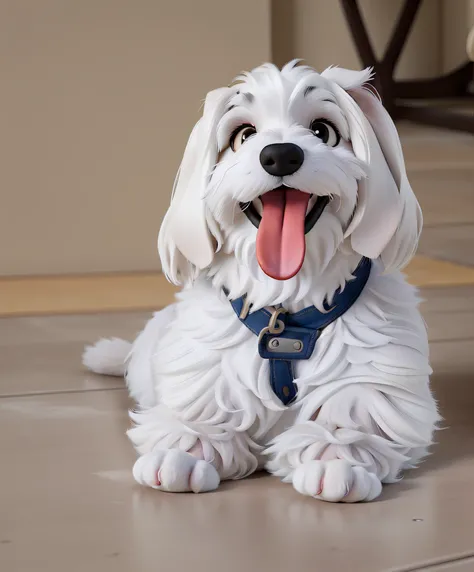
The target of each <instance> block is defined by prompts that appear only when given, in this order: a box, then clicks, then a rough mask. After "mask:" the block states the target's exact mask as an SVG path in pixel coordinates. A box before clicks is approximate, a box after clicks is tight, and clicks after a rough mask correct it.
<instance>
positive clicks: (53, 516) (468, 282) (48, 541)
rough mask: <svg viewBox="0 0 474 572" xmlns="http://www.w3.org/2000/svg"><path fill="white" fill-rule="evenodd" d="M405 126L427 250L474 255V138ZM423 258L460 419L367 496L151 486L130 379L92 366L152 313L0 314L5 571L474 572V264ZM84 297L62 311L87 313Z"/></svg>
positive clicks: (453, 414)
mask: <svg viewBox="0 0 474 572" xmlns="http://www.w3.org/2000/svg"><path fill="white" fill-rule="evenodd" d="M401 130H402V133H403V136H404V137H403V139H404V145H405V149H406V154H407V158H408V163H409V166H410V172H411V173H412V174H413V176H412V181H413V185H414V187H415V188H416V190H417V193H418V195H419V197H420V200H421V202H422V203H423V206H424V208H425V219H426V222H427V230H426V232H425V234H424V237H423V241H422V251H423V253H425V254H427V255H429V256H434V257H437V256H440V257H442V258H443V259H445V260H448V261H453V262H458V263H461V264H465V265H469V264H472V263H473V259H472V252H471V249H472V246H473V242H474V234H469V229H470V228H471V226H472V227H473V228H472V230H474V209H473V206H474V179H473V177H474V138H468V137H467V136H465V135H453V134H447V133H445V132H440V131H436V130H429V129H421V128H413V127H411V126H402V129H401ZM427 147H430V148H431V151H430V152H428V151H427ZM443 149H444V150H445V152H443ZM469 158H470V163H469ZM441 160H443V161H444V163H443V166H442V167H440V165H439V161H441ZM430 165H432V166H433V169H431V167H430ZM432 171H435V172H436V173H435V174H433V172H432ZM459 229H466V230H465V231H464V230H463V231H459ZM430 232H431V233H432V234H430ZM433 233H434V234H433ZM460 237H461V238H460ZM441 248H443V250H442V251H441V250H440V249H441ZM469 257H471V258H469ZM416 264H417V266H413V267H412V269H411V271H410V272H409V275H410V276H411V277H412V278H413V280H414V281H415V282H416V283H418V284H422V285H425V286H426V287H424V288H422V296H423V297H424V298H425V300H426V301H425V302H424V305H423V313H424V316H425V318H426V321H427V324H428V328H429V333H430V340H431V354H432V363H433V367H434V371H435V373H434V375H433V389H434V391H435V394H436V396H437V398H438V400H439V403H440V408H441V412H442V414H443V417H444V419H445V422H444V426H445V428H446V429H445V430H443V431H440V432H439V433H438V445H437V446H436V447H434V449H433V455H432V456H431V457H430V458H429V459H428V460H427V461H426V462H425V463H424V464H423V465H422V467H421V468H420V469H419V470H417V471H413V472H410V473H409V474H407V476H406V478H405V479H404V480H403V481H402V482H401V483H399V484H396V485H391V486H387V487H386V488H385V490H384V492H383V495H382V497H381V498H380V500H378V501H377V502H374V503H371V504H366V505H331V504H327V503H322V502H317V501H313V500H312V499H308V498H304V497H301V496H299V495H298V494H297V493H296V492H295V491H294V490H293V489H292V488H291V487H290V486H288V485H283V484H281V483H280V482H279V481H278V480H277V479H274V478H271V477H268V476H265V475H259V476H257V477H255V478H252V479H248V480H245V481H241V482H237V483H228V484H227V483H226V484H224V485H223V486H222V488H221V489H220V490H219V491H218V492H216V493H211V494H207V495H172V494H160V493H157V492H156V491H152V490H146V489H142V488H140V487H138V486H137V485H135V484H134V483H133V481H132V478H131V474H130V468H131V465H132V463H133V460H134V453H133V451H132V449H131V446H130V445H129V443H128V442H127V440H126V438H125V436H124V432H125V430H126V428H127V427H128V419H127V408H128V407H129V406H130V405H131V403H130V401H129V399H128V397H127V394H126V392H125V390H124V389H123V383H122V382H121V381H120V380H118V379H114V378H101V377H98V376H95V375H92V374H88V373H86V372H84V371H83V370H82V368H81V365H80V354H81V350H82V347H83V344H84V343H87V342H89V341H93V340H95V339H96V338H97V337H98V336H99V335H104V336H113V335H116V336H124V337H130V338H131V337H133V336H134V335H135V334H136V332H137V331H138V330H139V329H140V328H141V326H142V324H143V322H144V320H145V319H146V318H147V316H148V313H147V312H133V313H132V312H128V313H107V314H93V315H60V316H59V315H57V316H36V317H35V316H29V317H28V316H25V317H8V318H3V319H2V320H0V364H1V370H0V451H1V452H2V461H3V462H2V468H1V472H0V474H1V477H0V484H1V486H0V570H1V571H2V572H30V571H31V572H32V571H35V572H65V571H67V572H99V571H100V572H108V571H113V572H122V571H123V572H125V571H126V572H132V571H133V572H148V571H155V570H156V571H158V570H159V571H160V572H168V571H169V572H174V571H177V572H181V571H183V570H196V572H200V571H204V570H205V571H206V572H214V571H220V570H225V571H226V572H234V571H235V572H237V571H238V572H253V571H256V570H271V571H272V572H280V571H281V572H287V571H288V570H295V571H298V572H306V571H308V572H309V571H311V572H313V571H319V570H325V571H328V572H345V571H350V572H353V571H354V572H382V571H392V572H395V571H397V572H401V571H414V570H426V571H428V570H429V571H430V572H448V571H450V572H472V571H474V493H473V488H474V486H473V485H474V275H473V273H472V272H473V269H472V268H467V267H466V268H463V267H459V266H458V265H453V266H451V265H443V264H441V265H439V264H437V262H436V260H435V261H432V260H426V259H423V258H420V259H418V261H417V263H416ZM433 276H434V278H433ZM441 278H442V280H441ZM49 284H52V283H49ZM84 284H87V282H86V283H84V282H83V283H82V287H83V288H85V290H87V286H84ZM135 284H137V283H135ZM433 284H434V285H436V284H438V286H433ZM439 284H444V285H443V286H439ZM3 286H4V284H3ZM36 286H37V283H35V287H36ZM23 287H24V288H26V289H27V288H28V285H27V283H25V284H24V285H23ZM76 287H77V286H76ZM1 288H2V284H1V283H0V290H1ZM128 288H130V291H129V290H128V289H127V288H125V290H126V291H127V292H128V293H127V296H126V299H127V300H128V302H127V303H128V304H130V306H126V305H125V307H134V306H133V303H132V302H133V297H134V296H136V291H135V294H133V292H134V291H133V288H132V287H131V286H130V283H128ZM47 289H48V288H45V290H47ZM4 291H6V290H4ZM71 291H74V288H72V290H69V291H68V292H69V294H68V295H66V294H67V293H66V294H65V295H64V296H63V297H62V298H61V300H60V301H59V304H58V308H57V310H58V311H59V312H65V311H66V310H67V308H68V304H69V305H70V306H69V307H71V308H76V310H77V298H75V296H74V295H73V294H71ZM138 291H139V292H141V293H142V294H143V291H142V290H138ZM130 292H131V293H130ZM63 294H64V292H63ZM10 295H11V290H10ZM68 296H69V298H68ZM167 296H169V291H168V290H166V291H164V294H163V296H162V300H163V301H164V302H166V301H167V300H168V298H167ZM20 297H21V296H20ZM22 299H23V301H24V299H25V298H22ZM41 300H43V302H42V303H43V307H42V311H43V312H44V311H45V309H48V308H50V309H51V299H49V301H47V303H46V302H44V300H45V298H41ZM75 300H76V302H75ZM123 300H124V299H122V303H123ZM92 302H93V303H94V304H96V306H95V307H97V305H98V304H99V303H100V299H99V301H98V300H97V297H96V298H95V299H94V300H92ZM89 303H90V300H89V301H87V300H86V301H84V300H83V306H82V308H80V309H82V310H87V309H88V308H89V309H90V308H91V306H90V305H89V306H87V304H89ZM19 304H20V303H19ZM75 304H76V305H75ZM20 305H21V304H20ZM20 305H19V306H18V308H19V307H20ZM4 306H5V304H4ZM120 307H124V306H123V305H122V306H120ZM105 309H109V310H110V309H111V307H110V306H109V307H105ZM33 310H34V308H33V307H32V306H31V304H30V306H29V307H28V308H26V313H28V312H32V311H33ZM0 313H2V310H1V301H0ZM3 313H4V314H5V313H7V312H5V311H3ZM13 313H16V314H18V313H25V308H23V312H20V311H17V312H12V314H13Z"/></svg>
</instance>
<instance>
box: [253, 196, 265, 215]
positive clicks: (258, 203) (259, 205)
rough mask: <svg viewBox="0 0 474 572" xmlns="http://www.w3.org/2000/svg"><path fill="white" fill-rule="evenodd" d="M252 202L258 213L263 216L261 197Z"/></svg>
mask: <svg viewBox="0 0 474 572" xmlns="http://www.w3.org/2000/svg"><path fill="white" fill-rule="evenodd" d="M252 204H253V206H254V207H255V209H256V210H257V212H258V214H259V215H260V216H262V213H263V207H262V201H261V200H260V199H255V200H254V201H252Z"/></svg>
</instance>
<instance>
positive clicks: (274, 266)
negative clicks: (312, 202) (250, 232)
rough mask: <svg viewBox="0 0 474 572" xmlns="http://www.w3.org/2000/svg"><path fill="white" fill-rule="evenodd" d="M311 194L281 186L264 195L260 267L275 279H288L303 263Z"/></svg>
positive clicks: (260, 234)
mask: <svg viewBox="0 0 474 572" xmlns="http://www.w3.org/2000/svg"><path fill="white" fill-rule="evenodd" d="M309 198H310V195H309V194H307V193H303V192H301V191H297V190H296V189H286V188H283V189H282V188H280V189H275V190H274V191H270V192H269V193H265V194H264V195H262V197H261V199H262V203H263V214H262V220H261V221H260V226H259V228H258V232H257V260H258V263H259V264H260V268H261V269H262V270H263V271H264V272H265V274H267V275H268V276H270V277H271V278H274V279H275V280H288V279H289V278H291V277H292V276H294V275H295V274H297V273H298V271H299V270H300V268H301V266H302V265H303V260H304V255H305V251H306V243H305V239H304V221H305V217H306V209H307V208H308V201H309Z"/></svg>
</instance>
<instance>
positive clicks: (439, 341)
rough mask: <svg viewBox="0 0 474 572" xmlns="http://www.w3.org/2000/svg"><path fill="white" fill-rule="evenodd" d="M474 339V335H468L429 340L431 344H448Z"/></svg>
mask: <svg viewBox="0 0 474 572" xmlns="http://www.w3.org/2000/svg"><path fill="white" fill-rule="evenodd" d="M472 341H474V337H472V336H468V337H466V338H451V339H450V338H443V339H441V340H428V343H429V344H430V345H432V344H446V343H449V342H472Z"/></svg>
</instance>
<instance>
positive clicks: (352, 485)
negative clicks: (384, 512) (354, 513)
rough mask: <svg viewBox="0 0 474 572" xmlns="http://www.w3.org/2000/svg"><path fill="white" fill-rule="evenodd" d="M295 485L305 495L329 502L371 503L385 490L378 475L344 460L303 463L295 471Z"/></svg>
mask: <svg viewBox="0 0 474 572" xmlns="http://www.w3.org/2000/svg"><path fill="white" fill-rule="evenodd" d="M293 486H294V487H295V489H296V490H297V491H298V492H299V493H301V494H303V495H307V496H310V497H314V498H317V499H321V500H325V501H329V502H361V501H366V502H367V501H371V500H373V499H375V498H377V497H378V496H379V495H380V493H381V492H382V483H381V482H380V480H379V479H378V477H377V476H376V475H374V474H373V473H369V472H368V471H366V470H365V469H364V468H363V467H353V466H352V465H351V464H350V463H348V462H347V461H343V460H341V459H332V460H330V461H309V462H307V463H303V464H302V465H300V466H299V467H298V468H297V469H295V472H294V473H293Z"/></svg>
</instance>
